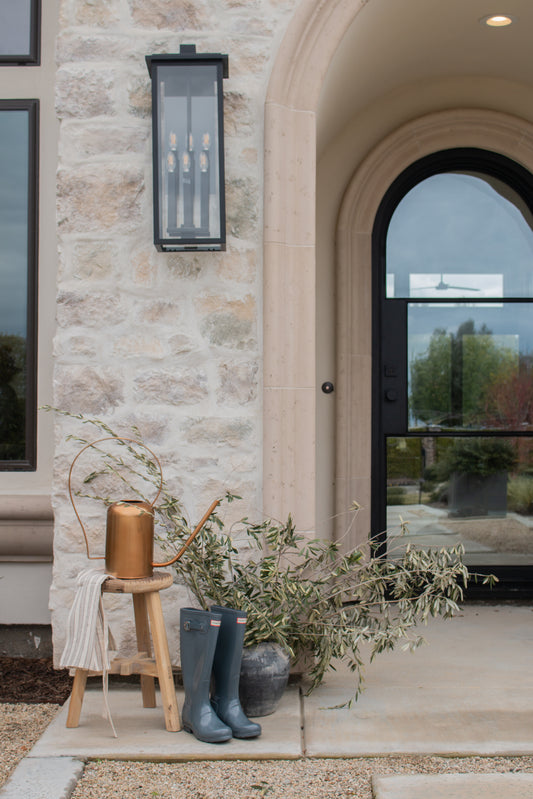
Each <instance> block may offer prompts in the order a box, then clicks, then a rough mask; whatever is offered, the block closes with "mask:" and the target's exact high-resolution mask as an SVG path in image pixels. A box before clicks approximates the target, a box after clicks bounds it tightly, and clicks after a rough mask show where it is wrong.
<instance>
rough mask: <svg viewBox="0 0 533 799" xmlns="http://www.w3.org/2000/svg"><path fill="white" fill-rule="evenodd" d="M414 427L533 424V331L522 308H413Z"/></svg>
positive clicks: (516, 427) (517, 427)
mask: <svg viewBox="0 0 533 799" xmlns="http://www.w3.org/2000/svg"><path fill="white" fill-rule="evenodd" d="M407 381H408V407H409V421H408V429H409V430H411V431H416V430H420V429H424V428H426V429H427V428H433V429H435V428H438V429H441V430H446V429H455V430H474V429H476V430H489V429H490V430H509V431H511V430H513V431H516V432H524V431H526V430H531V429H532V424H533V419H532V415H533V407H532V405H533V402H532V398H533V327H532V325H531V306H530V305H529V304H522V303H491V304H489V303H478V304H475V305H474V304H466V303H439V304H436V303H425V304H422V303H408V306H407Z"/></svg>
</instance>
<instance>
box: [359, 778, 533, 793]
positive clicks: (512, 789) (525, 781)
mask: <svg viewBox="0 0 533 799" xmlns="http://www.w3.org/2000/svg"><path fill="white" fill-rule="evenodd" d="M372 788H373V791H374V797H375V799H429V797H431V799H531V797H532V796H533V774H430V775H427V774H424V775H415V776H402V777H374V778H373V780H372Z"/></svg>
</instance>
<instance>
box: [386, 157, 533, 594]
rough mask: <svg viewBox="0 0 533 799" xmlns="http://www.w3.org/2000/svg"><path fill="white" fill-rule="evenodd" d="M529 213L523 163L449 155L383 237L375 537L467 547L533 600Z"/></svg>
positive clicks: (428, 162) (425, 172) (402, 199)
mask: <svg viewBox="0 0 533 799" xmlns="http://www.w3.org/2000/svg"><path fill="white" fill-rule="evenodd" d="M532 207H533V181H532V178H531V176H530V174H529V173H528V172H526V170H524V169H523V168H521V167H520V166H519V165H518V164H516V163H515V162H513V161H510V160H509V159H507V158H504V157H500V156H497V155H495V154H493V153H488V152H485V151H481V150H472V149H461V150H449V151H445V152H442V153H436V154H434V155H432V156H429V157H427V158H424V159H422V160H421V161H419V162H417V163H416V164H414V165H413V166H412V167H411V168H410V169H408V170H406V172H405V173H403V174H402V175H400V177H399V178H398V179H397V180H396V181H395V183H394V184H393V185H392V186H391V188H390V190H389V192H388V193H387V195H386V197H385V198H384V200H383V202H382V204H381V207H380V210H379V213H378V216H377V218H376V224H375V229H374V296H375V298H376V302H375V306H374V307H375V314H374V330H373V334H374V338H373V340H374V342H375V346H374V385H373V392H374V403H373V409H374V411H373V412H374V419H373V507H372V521H373V532H374V534H376V533H378V532H379V533H381V534H382V547H383V549H384V550H385V549H386V547H387V540H388V538H389V537H390V536H391V535H396V534H397V533H398V532H399V530H400V528H401V527H402V526H403V525H405V523H406V522H407V533H406V535H405V536H404V538H403V539H402V540H404V541H405V542H407V541H412V542H414V543H415V544H416V545H418V546H424V547H425V546H427V547H433V546H445V545H451V544H457V543H461V544H462V545H463V546H464V548H465V562H466V563H467V565H468V567H469V569H470V570H471V571H473V572H479V573H489V572H490V573H494V574H496V575H497V576H498V578H499V580H500V584H499V588H500V592H501V589H502V588H503V589H504V590H505V591H506V592H509V593H510V594H513V593H514V592H516V591H518V590H520V591H529V590H533V313H532V311H533V306H532V303H533V213H532ZM384 531H385V532H384Z"/></svg>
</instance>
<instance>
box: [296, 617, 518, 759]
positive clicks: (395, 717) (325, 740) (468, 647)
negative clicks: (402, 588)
mask: <svg viewBox="0 0 533 799" xmlns="http://www.w3.org/2000/svg"><path fill="white" fill-rule="evenodd" d="M423 633H424V636H425V637H426V639H427V642H428V644H427V645H425V646H423V647H422V648H420V649H418V650H417V651H416V652H414V653H408V652H402V651H399V650H398V651H395V652H387V653H383V654H381V655H379V656H378V657H377V658H376V660H375V661H374V662H373V663H372V664H370V665H369V666H368V668H367V672H366V674H367V678H366V688H365V690H364V692H363V693H362V695H361V697H360V698H359V700H358V701H357V702H356V703H355V704H354V705H353V706H352V708H351V709H347V708H343V709H337V710H333V709H329V708H332V706H334V705H338V704H340V703H342V702H343V701H345V700H346V699H347V698H349V696H350V690H349V686H350V680H351V681H352V684H353V678H351V676H350V673H349V671H348V669H346V668H345V667H344V666H340V667H339V669H338V671H337V672H336V673H333V674H331V675H328V676H327V678H326V681H325V683H324V684H323V685H322V686H321V687H320V688H319V689H318V690H317V691H316V692H313V693H312V694H311V696H310V697H306V698H305V700H304V728H305V753H306V755H308V756H311V757H359V756H368V755H380V754H439V755H444V754H446V755H454V754H459V755H467V754H479V755H502V754H507V755H513V754H515V755H520V754H530V753H533V723H532V720H533V670H532V669H531V662H532V656H533V607H531V606H525V605H524V606H518V607H517V606H514V605H497V606H495V605H483V604H478V605H468V606H466V607H465V609H464V610H463V611H462V612H461V613H460V615H458V616H457V617H455V618H454V619H451V620H448V621H444V620H442V619H433V620H431V621H430V623H429V624H428V627H427V628H426V629H424V630H423Z"/></svg>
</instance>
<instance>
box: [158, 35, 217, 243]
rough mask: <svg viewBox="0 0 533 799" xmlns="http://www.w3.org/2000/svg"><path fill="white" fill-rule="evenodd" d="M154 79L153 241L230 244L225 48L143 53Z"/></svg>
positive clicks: (192, 45) (194, 48) (192, 48)
mask: <svg viewBox="0 0 533 799" xmlns="http://www.w3.org/2000/svg"><path fill="white" fill-rule="evenodd" d="M146 63H147V65H148V71H149V73H150V77H151V79H152V132H153V140H152V148H153V185H154V198H153V205H154V244H155V246H156V248H157V249H158V250H159V251H163V252H176V251H177V252H180V251H187V250H193V251H201V250H225V249H226V208H225V195H224V112H223V90H222V81H223V79H224V78H227V77H228V74H229V72H228V56H227V55H222V54H221V53H197V52H196V46H195V45H194V44H191V45H181V47H180V52H179V55H175V54H161V55H150V56H146Z"/></svg>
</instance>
